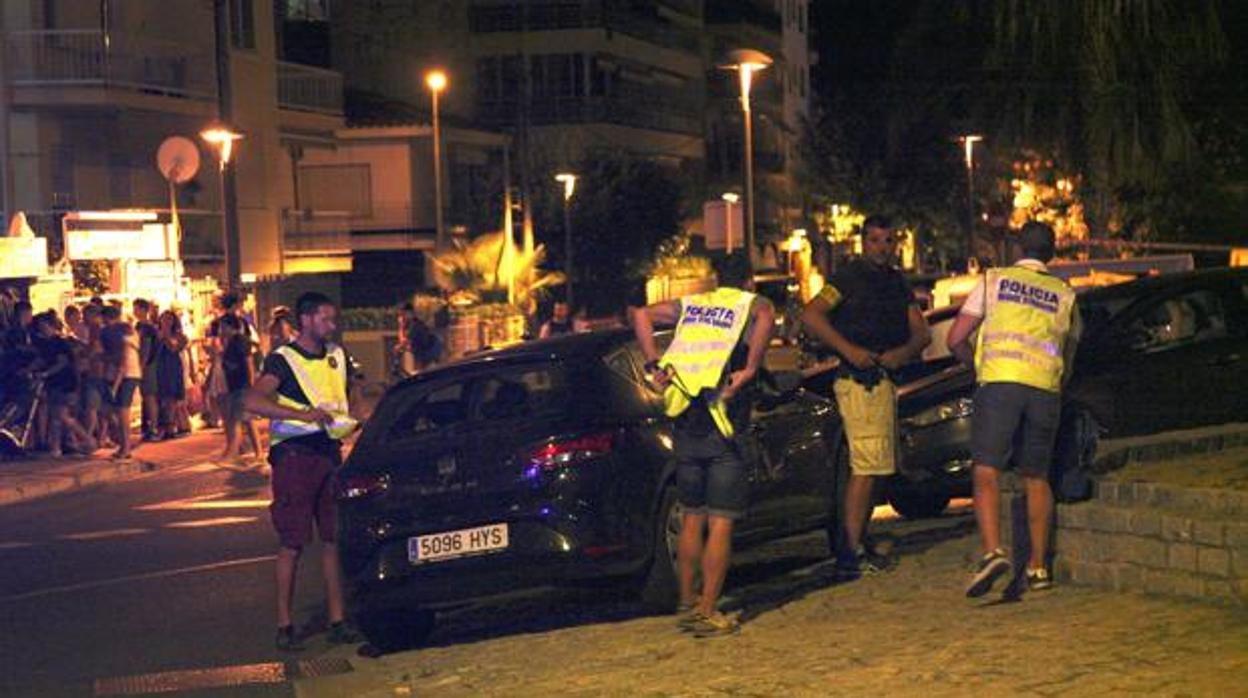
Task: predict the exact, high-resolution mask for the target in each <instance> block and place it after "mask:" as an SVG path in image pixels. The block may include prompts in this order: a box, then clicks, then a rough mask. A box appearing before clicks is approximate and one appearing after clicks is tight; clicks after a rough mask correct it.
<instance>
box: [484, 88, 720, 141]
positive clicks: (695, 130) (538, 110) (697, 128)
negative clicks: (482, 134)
mask: <svg viewBox="0 0 1248 698" xmlns="http://www.w3.org/2000/svg"><path fill="white" fill-rule="evenodd" d="M478 106H479V108H480V114H481V117H482V119H483V120H485V121H486V122H488V123H490V124H492V125H495V126H503V125H508V124H514V123H516V122H517V121H518V120H519V118H520V103H519V102H518V101H517V100H507V99H503V100H489V101H482V102H480V103H479V104H478ZM528 118H529V123H531V124H533V125H534V126H550V125H555V124H591V123H604V124H615V125H617V126H629V127H632V128H640V129H646V130H652V131H666V132H671V133H679V134H684V135H691V136H692V135H701V134H702V118H701V116H700V115H699V114H698V113H697V112H690V111H688V110H684V109H664V108H663V106H662V105H658V104H654V103H650V102H648V101H646V102H643V101H637V100H633V99H629V98H627V97H622V96H611V97H586V96H575V97H545V98H537V99H535V100H534V102H533V104H532V105H531V106H530V107H529V110H528Z"/></svg>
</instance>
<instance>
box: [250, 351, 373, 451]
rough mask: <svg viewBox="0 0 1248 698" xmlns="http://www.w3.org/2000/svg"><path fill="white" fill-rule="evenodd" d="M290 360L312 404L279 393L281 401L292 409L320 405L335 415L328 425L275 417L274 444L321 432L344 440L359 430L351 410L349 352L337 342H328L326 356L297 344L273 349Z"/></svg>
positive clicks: (270, 431)
mask: <svg viewBox="0 0 1248 698" xmlns="http://www.w3.org/2000/svg"><path fill="white" fill-rule="evenodd" d="M273 351H274V353H276V354H278V355H280V356H281V357H282V358H284V359H286V363H287V364H288V365H289V366H290V372H291V373H293V374H294V376H295V381H296V382H298V383H299V388H300V389H301V390H303V394H304V396H306V397H307V398H308V403H300V402H297V401H295V400H291V399H290V398H288V397H286V396H285V395H282V394H281V393H278V395H277V402H278V404H280V405H282V406H284V407H290V408H292V409H307V408H309V407H319V408H320V409H322V410H325V411H326V412H328V413H329V414H331V415H333V417H334V421H333V423H332V424H330V425H329V426H328V427H322V426H321V425H320V424H317V423H315V422H305V421H301V420H297V419H274V420H272V421H271V422H270V424H269V435H270V439H271V440H272V443H274V444H278V443H281V442H283V441H285V440H287V439H293V438H295V437H298V436H309V435H311V434H316V433H319V432H321V431H325V432H327V433H328V434H329V437H330V438H331V439H343V438H346V437H347V436H350V435H351V432H353V431H355V428H356V426H357V422H356V420H355V419H354V418H352V417H351V415H350V414H349V413H348V411H347V353H346V352H345V351H343V350H342V347H340V346H338V345H336V344H326V345H325V356H323V357H320V358H311V359H310V358H307V357H305V356H304V355H303V354H300V353H299V352H298V351H297V350H295V349H294V348H293V347H291V346H289V345H286V346H281V347H278V348H276V349H274V350H273Z"/></svg>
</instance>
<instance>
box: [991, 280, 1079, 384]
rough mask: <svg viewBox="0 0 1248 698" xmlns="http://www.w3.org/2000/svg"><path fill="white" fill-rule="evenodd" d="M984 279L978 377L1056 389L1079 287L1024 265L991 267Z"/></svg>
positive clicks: (1060, 381) (997, 381)
mask: <svg viewBox="0 0 1248 698" xmlns="http://www.w3.org/2000/svg"><path fill="white" fill-rule="evenodd" d="M985 279H986V280H985V284H986V286H985V288H984V322H983V325H982V326H981V327H980V329H979V340H978V341H977V343H976V346H975V373H976V375H977V379H978V381H979V382H980V383H1021V384H1023V385H1029V386H1031V387H1033V388H1039V389H1040V390H1047V391H1049V392H1054V393H1055V392H1058V390H1059V389H1060V388H1061V385H1062V371H1063V370H1064V368H1065V366H1064V365H1063V359H1062V352H1063V349H1064V347H1065V344H1066V340H1067V336H1068V335H1069V334H1070V327H1071V316H1072V313H1073V312H1074V305H1075V292H1074V291H1073V290H1071V288H1070V286H1068V285H1067V284H1066V282H1064V281H1062V280H1061V279H1059V278H1057V277H1055V276H1052V275H1050V274H1047V273H1045V272H1043V271H1038V270H1035V269H1029V268H1027V267H1021V266H1013V267H1007V268H1005V269H992V270H989V271H988V273H987V276H986V277H985Z"/></svg>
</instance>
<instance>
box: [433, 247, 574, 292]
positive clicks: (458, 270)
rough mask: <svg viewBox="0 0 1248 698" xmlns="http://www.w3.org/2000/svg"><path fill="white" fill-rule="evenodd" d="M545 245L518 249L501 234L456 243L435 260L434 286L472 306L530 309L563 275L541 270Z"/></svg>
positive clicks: (436, 256)
mask: <svg viewBox="0 0 1248 698" xmlns="http://www.w3.org/2000/svg"><path fill="white" fill-rule="evenodd" d="M545 259H546V246H545V245H537V246H532V245H525V246H523V247H522V246H518V245H516V244H515V243H514V242H513V241H509V240H507V239H506V236H504V235H503V233H502V231H499V232H495V233H488V234H485V235H481V236H478V237H477V238H475V239H474V240H472V241H471V242H467V243H465V242H462V241H460V240H456V241H455V247H454V249H451V250H448V251H446V252H443V253H441V254H436V255H434V257H433V266H434V282H435V283H436V284H437V285H438V287H439V288H441V289H443V290H445V291H447V292H448V293H450V294H451V295H452V297H453V298H458V299H462V300H463V301H467V302H470V303H501V304H511V305H514V306H516V307H518V308H529V307H531V306H532V304H533V303H534V302H535V301H536V300H537V298H538V296H539V295H541V294H542V293H544V292H545V291H546V290H547V289H549V288H550V287H551V286H557V285H558V284H561V283H563V281H564V277H563V274H561V273H559V272H548V271H545V270H543V269H541V268H540V267H541V265H542V262H544V261H545Z"/></svg>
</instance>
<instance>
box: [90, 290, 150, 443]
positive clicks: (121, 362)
mask: <svg viewBox="0 0 1248 698" xmlns="http://www.w3.org/2000/svg"><path fill="white" fill-rule="evenodd" d="M103 316H104V329H102V330H100V343H101V344H102V345H103V346H104V354H105V356H107V357H108V362H109V370H110V374H109V378H110V381H111V382H110V394H111V395H112V402H111V404H112V414H113V418H114V420H115V422H116V428H117V451H116V452H115V453H113V458H115V459H117V460H128V459H130V458H131V457H132V450H133V449H132V447H131V445H130V414H131V412H130V411H131V409H133V407H134V394H135V393H136V392H137V391H138V389H139V383H140V382H142V379H143V365H142V362H141V361H140V359H139V336H138V334H137V333H135V331H134V328H133V327H131V326H130V323H128V322H126V320H125V318H123V317H122V316H121V308H120V307H119V306H116V305H106V306H104V310H103Z"/></svg>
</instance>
